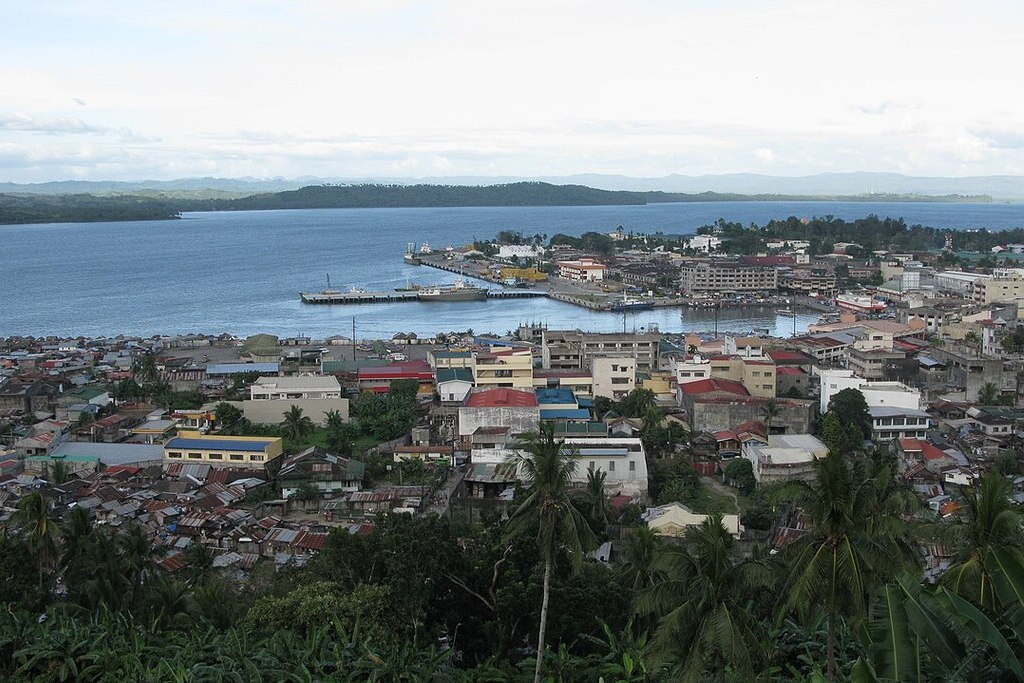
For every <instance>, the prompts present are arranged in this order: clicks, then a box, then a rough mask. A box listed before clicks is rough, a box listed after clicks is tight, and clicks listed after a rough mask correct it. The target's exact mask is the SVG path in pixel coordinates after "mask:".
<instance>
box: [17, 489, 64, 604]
mask: <svg viewBox="0 0 1024 683" xmlns="http://www.w3.org/2000/svg"><path fill="white" fill-rule="evenodd" d="M11 522H12V524H13V526H15V527H17V528H19V529H21V532H22V533H23V534H25V540H26V541H28V545H29V548H31V549H32V552H33V553H35V555H36V563H37V564H38V567H39V587H40V588H42V587H43V576H44V575H45V571H46V565H47V564H48V563H49V562H50V561H51V560H52V559H53V558H54V556H55V555H56V554H57V536H58V528H57V525H56V524H55V523H54V521H53V519H52V518H51V517H50V506H49V505H48V504H47V502H46V499H45V498H43V494H41V493H40V492H39V491H33V492H32V493H30V494H28V495H27V496H25V497H24V498H22V499H21V500H20V501H18V509H17V511H16V512H15V513H14V515H13V516H12V518H11Z"/></svg>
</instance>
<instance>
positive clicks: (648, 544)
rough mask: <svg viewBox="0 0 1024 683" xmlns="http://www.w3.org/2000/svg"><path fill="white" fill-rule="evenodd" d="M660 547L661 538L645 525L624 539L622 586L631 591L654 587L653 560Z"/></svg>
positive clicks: (655, 574) (655, 575)
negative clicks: (627, 587)
mask: <svg viewBox="0 0 1024 683" xmlns="http://www.w3.org/2000/svg"><path fill="white" fill-rule="evenodd" d="M660 546H661V538H659V537H658V535H657V534H656V533H654V531H652V530H651V528H650V527H648V526H646V525H644V526H639V527H637V528H636V529H634V530H633V533H631V534H630V535H629V536H627V537H626V545H625V548H624V550H623V562H622V565H621V570H622V580H623V584H624V585H626V586H629V587H630V588H632V589H633V590H640V589H641V588H649V587H650V586H652V585H654V582H655V579H656V577H657V572H656V571H655V570H654V559H655V557H656V556H657V553H658V550H659V548H660Z"/></svg>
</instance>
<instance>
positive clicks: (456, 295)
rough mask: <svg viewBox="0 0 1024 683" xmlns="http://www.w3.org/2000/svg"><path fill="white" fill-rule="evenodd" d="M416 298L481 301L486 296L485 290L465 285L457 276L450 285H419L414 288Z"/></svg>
mask: <svg viewBox="0 0 1024 683" xmlns="http://www.w3.org/2000/svg"><path fill="white" fill-rule="evenodd" d="M416 298H417V299H418V300H420V301H483V300H484V299H486V298H487V290H486V289H484V288H483V287H474V286H472V285H467V284H466V282H465V280H463V279H462V278H459V279H458V280H456V281H455V284H451V285H435V286H432V287H421V288H420V289H418V290H416Z"/></svg>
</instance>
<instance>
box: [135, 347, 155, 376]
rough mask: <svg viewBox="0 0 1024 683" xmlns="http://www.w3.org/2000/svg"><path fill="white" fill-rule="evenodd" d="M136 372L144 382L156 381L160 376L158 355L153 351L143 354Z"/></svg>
mask: <svg viewBox="0 0 1024 683" xmlns="http://www.w3.org/2000/svg"><path fill="white" fill-rule="evenodd" d="M136 372H137V373H138V376H139V378H140V379H141V380H142V381H143V382H144V383H148V382H156V381H157V380H158V379H159V378H160V373H159V372H157V369H156V357H155V356H154V355H153V354H152V353H147V354H145V355H144V356H142V358H141V359H140V360H139V362H138V365H137V366H136Z"/></svg>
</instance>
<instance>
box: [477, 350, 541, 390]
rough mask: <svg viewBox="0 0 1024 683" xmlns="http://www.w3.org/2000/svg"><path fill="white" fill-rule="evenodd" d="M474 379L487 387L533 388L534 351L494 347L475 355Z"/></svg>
mask: <svg viewBox="0 0 1024 683" xmlns="http://www.w3.org/2000/svg"><path fill="white" fill-rule="evenodd" d="M473 381H474V383H475V384H476V386H478V387H480V388H482V389H486V388H490V387H503V388H506V389H531V388H532V387H533V353H532V351H530V349H527V348H492V349H491V350H489V351H481V352H479V353H476V354H474V355H473Z"/></svg>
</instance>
